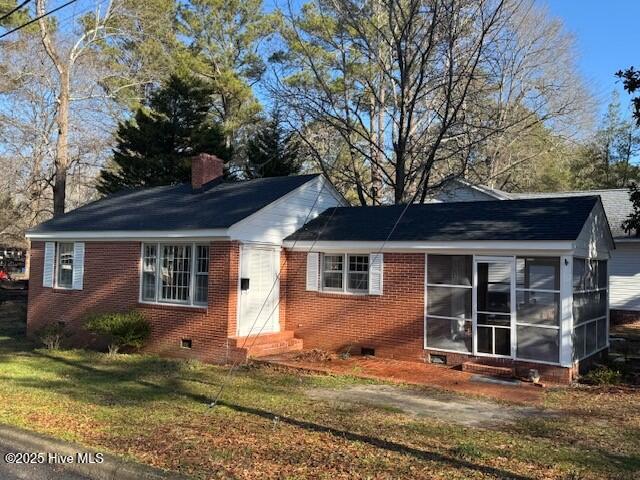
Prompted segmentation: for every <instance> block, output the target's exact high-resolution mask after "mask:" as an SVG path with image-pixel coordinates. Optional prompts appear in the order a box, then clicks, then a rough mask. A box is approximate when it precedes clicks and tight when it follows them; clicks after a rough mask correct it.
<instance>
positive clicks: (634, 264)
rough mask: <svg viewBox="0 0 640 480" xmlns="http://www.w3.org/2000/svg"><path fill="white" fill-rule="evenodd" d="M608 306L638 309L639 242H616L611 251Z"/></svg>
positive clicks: (639, 284) (620, 308) (639, 304)
mask: <svg viewBox="0 0 640 480" xmlns="http://www.w3.org/2000/svg"><path fill="white" fill-rule="evenodd" d="M609 306H610V308H613V309H618V310H637V311H640V243H623V242H618V243H617V244H616V249H615V250H613V251H612V252H611V260H609Z"/></svg>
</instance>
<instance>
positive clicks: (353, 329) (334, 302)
mask: <svg viewBox="0 0 640 480" xmlns="http://www.w3.org/2000/svg"><path fill="white" fill-rule="evenodd" d="M286 256H287V265H286V277H283V282H282V287H281V290H283V291H284V292H285V293H284V294H285V295H286V297H285V304H286V307H285V308H283V310H286V329H287V330H293V331H294V334H295V336H296V337H297V338H301V339H303V340H304V348H305V350H306V349H311V348H320V349H322V350H326V351H332V352H343V351H346V350H348V349H351V352H352V353H355V354H359V353H360V348H361V347H372V348H375V354H376V356H380V357H387V358H399V359H405V360H416V361H425V358H427V359H428V355H429V353H433V354H442V355H446V357H447V365H449V366H454V367H455V366H459V365H461V364H462V363H463V362H466V361H469V360H473V361H483V359H482V358H477V357H473V356H472V355H464V354H457V353H450V352H439V351H437V350H425V349H424V321H423V318H424V254H413V253H385V254H384V294H383V295H382V296H376V295H348V294H339V293H322V292H310V291H307V290H306V264H307V253H306V252H291V251H287V252H286ZM494 360H495V361H494ZM490 362H491V364H495V365H509V366H514V367H516V369H517V370H518V373H522V374H523V375H524V374H526V371H528V369H529V368H537V369H538V371H539V372H540V374H541V375H542V377H543V379H545V380H546V381H554V382H561V383H566V382H569V381H571V379H572V371H571V370H570V369H568V368H563V367H558V366H553V365H544V364H536V363H531V362H521V361H513V360H507V361H502V360H501V359H490Z"/></svg>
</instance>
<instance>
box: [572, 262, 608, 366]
mask: <svg viewBox="0 0 640 480" xmlns="http://www.w3.org/2000/svg"><path fill="white" fill-rule="evenodd" d="M607 296H608V276H607V262H606V260H595V259H591V258H575V257H574V259H573V358H574V360H581V359H583V358H585V357H588V356H590V355H593V354H594V353H596V352H597V351H598V350H601V349H603V348H604V347H606V346H607V344H608V340H609V339H608V323H607V308H608V304H607V298H608V297H607Z"/></svg>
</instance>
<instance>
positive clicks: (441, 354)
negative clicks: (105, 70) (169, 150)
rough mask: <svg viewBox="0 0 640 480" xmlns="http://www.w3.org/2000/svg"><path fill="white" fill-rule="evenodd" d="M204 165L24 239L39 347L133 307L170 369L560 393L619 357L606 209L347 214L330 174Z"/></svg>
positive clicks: (595, 202) (512, 205) (587, 202)
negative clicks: (334, 373) (590, 369)
mask: <svg viewBox="0 0 640 480" xmlns="http://www.w3.org/2000/svg"><path fill="white" fill-rule="evenodd" d="M200 160H202V163H199V162H194V165H195V166H194V174H193V176H194V181H193V182H192V183H193V185H179V186H174V187H160V188H151V189H147V190H140V191H135V192H130V193H124V194H120V195H115V196H112V197H108V198H106V199H103V200H100V201H98V202H95V203H92V204H90V205H87V206H85V207H82V208H79V209H78V210H76V211H72V212H70V213H68V214H66V215H64V216H62V217H60V218H57V219H54V220H51V221H49V222H47V223H44V224H42V225H40V226H39V227H37V228H35V229H34V230H32V231H30V232H29V234H28V235H29V238H30V240H31V242H32V279H31V289H30V292H29V308H28V332H29V334H31V335H33V334H34V333H35V332H36V331H37V330H38V329H39V328H40V327H42V326H43V325H45V324H47V323H49V322H57V321H64V322H65V323H66V324H67V325H68V327H69V328H70V329H71V330H72V331H74V332H76V333H78V336H79V337H81V338H82V335H81V332H82V329H81V324H82V321H83V320H84V319H85V318H86V317H87V316H88V315H90V314H92V313H95V312H101V311H115V310H127V309H132V308H135V309H138V310H140V311H142V312H143V313H144V314H145V315H146V317H147V318H148V319H149V320H150V321H151V324H152V338H151V341H150V344H149V345H148V346H147V347H146V348H147V350H149V351H152V352H158V353H162V354H166V355H173V356H184V357H196V358H200V359H202V360H205V361H213V362H224V361H229V360H235V359H240V360H243V359H245V358H246V357H248V356H265V355H269V354H277V353H284V352H287V351H291V350H299V349H301V348H321V349H324V350H328V351H336V352H345V351H346V352H350V353H352V354H360V353H362V354H371V355H376V356H380V357H387V358H399V359H408V360H415V361H423V362H424V361H428V362H433V363H445V364H447V365H452V366H456V365H462V366H463V368H465V369H469V370H472V371H473V370H474V369H475V371H482V372H486V371H487V370H491V368H498V369H500V368H502V369H513V368H516V369H520V370H521V371H524V372H525V373H526V372H527V371H528V369H530V368H536V369H538V370H539V371H540V373H541V374H542V376H543V378H547V379H554V380H558V381H569V380H570V379H572V378H573V377H574V375H575V373H576V372H577V370H578V369H579V368H580V366H582V365H588V364H589V363H590V362H591V360H592V359H594V358H597V357H598V356H599V354H600V353H601V352H603V351H605V350H606V349H607V347H608V335H607V331H608V308H607V275H606V272H607V267H606V264H607V260H608V259H609V258H610V252H611V250H612V249H613V239H612V237H611V234H610V230H609V227H608V224H607V220H606V216H605V214H604V210H603V208H602V204H601V201H600V199H599V198H598V197H577V198H550V199H547V198H542V199H530V200H515V201H512V202H502V201H494V202H475V201H474V202H466V203H442V204H428V205H412V206H410V207H406V210H405V207H404V206H389V207H344V206H343V205H345V202H344V200H343V199H342V197H341V196H340V195H339V194H338V193H337V192H336V191H335V190H334V189H333V187H331V185H330V184H329V182H328V181H326V180H325V179H324V177H322V176H317V175H315V176H313V175H312V176H297V177H280V178H271V179H261V180H252V181H248V182H242V183H232V184H227V183H224V182H221V181H220V180H219V179H217V178H214V177H217V176H218V175H220V174H221V173H222V170H221V165H217V164H215V162H213V163H214V166H215V165H217V166H215V168H214V171H215V173H214V174H212V175H205V176H204V178H202V177H203V175H202V174H200V173H198V172H199V168H200V167H198V165H200V166H201V167H202V165H203V164H204V165H205V166H206V165H209V163H211V162H210V161H211V160H212V158H211V157H208V156H205V157H201V158H200ZM208 162H209V163H208ZM200 169H201V168H200ZM207 169H208V167H207V168H204V170H205V171H208V170H207ZM211 179H213V181H210V182H208V183H207V181H208V180H211ZM320 212H322V213H320ZM403 212H404V213H403ZM401 216H402V218H401V221H399V222H398V219H399V218H400V217H401ZM390 234H391V235H390ZM389 235H390V237H389V238H387V237H388V236H389ZM247 335H251V337H250V338H249V339H248V340H247V338H246V336H247ZM245 342H246V344H245Z"/></svg>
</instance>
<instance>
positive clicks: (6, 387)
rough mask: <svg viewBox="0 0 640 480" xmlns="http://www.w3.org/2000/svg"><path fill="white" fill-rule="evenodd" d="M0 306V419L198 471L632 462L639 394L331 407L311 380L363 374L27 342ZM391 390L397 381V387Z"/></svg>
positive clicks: (636, 467)
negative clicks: (521, 403)
mask: <svg viewBox="0 0 640 480" xmlns="http://www.w3.org/2000/svg"><path fill="white" fill-rule="evenodd" d="M8 318H9V316H7V315H3V314H2V312H1V311H0V405H1V407H0V422H3V423H7V424H12V425H17V426H20V427H24V428H28V429H31V430H36V431H40V432H43V433H47V434H51V435H54V436H57V437H60V438H64V439H68V440H73V441H76V442H80V443H82V444H85V445H87V446H91V447H94V448H97V449H99V450H103V451H109V452H112V453H116V454H120V455H123V456H126V457H130V458H133V459H136V460H138V461H141V462H145V463H148V464H151V465H155V466H159V467H162V468H167V469H171V470H176V471H180V472H182V473H185V474H188V475H192V476H194V477H196V478H288V479H298V478H399V477H407V478H435V479H438V478H442V479H486V478H531V479H534V478H557V479H569V478H572V479H578V478H579V479H582V478H584V479H607V478H608V479H628V478H638V475H639V472H640V398H638V397H639V396H638V394H634V393H629V392H626V391H621V390H620V389H618V390H607V389H602V388H600V389H598V388H592V389H586V390H578V389H566V390H558V391H553V392H551V393H549V394H548V395H547V397H546V406H547V407H548V408H550V409H553V412H552V413H553V414H551V412H548V413H547V412H545V413H543V414H541V415H540V416H536V417H529V418H527V419H525V420H521V421H519V422H517V423H516V424H513V425H508V426H502V427H499V428H496V429H480V428H472V427H464V426H460V425H458V424H455V423H451V422H444V421H439V420H436V419H431V418H428V417H411V416H407V415H405V414H403V413H401V412H399V411H397V410H395V409H393V408H375V407H369V406H361V405H354V404H347V405H343V406H341V407H340V408H336V407H335V406H334V405H332V404H331V403H328V402H322V401H317V400H312V399H310V398H309V397H308V396H306V395H305V391H306V390H308V389H309V388H315V387H322V388H336V389H340V388H345V387H347V386H350V385H353V384H354V383H370V381H365V380H357V379H355V378H351V377H346V376H312V375H297V374H291V373H283V372H280V371H275V370H272V369H268V368H251V367H249V368H243V369H241V370H239V371H238V372H237V373H236V374H235V375H234V376H233V377H232V378H231V381H230V382H229V384H228V385H227V387H226V389H225V390H224V394H223V396H222V401H221V403H220V405H219V406H217V407H215V408H209V407H208V406H207V402H208V401H209V400H210V398H211V396H212V395H213V394H214V393H215V392H216V391H217V389H218V387H219V385H220V384H221V382H222V381H223V379H224V376H225V374H226V371H227V369H226V368H224V367H218V366H211V365H204V364H201V363H199V362H193V361H189V362H184V361H174V360H167V359H162V358H158V357H154V356H145V355H119V356H116V357H109V356H107V355H103V354H100V353H95V352H86V351H80V350H69V351H56V352H51V351H47V350H40V349H34V347H33V345H31V344H30V343H29V342H27V341H26V340H24V337H23V328H24V327H23V325H21V324H20V323H19V322H16V321H9V320H8ZM399 388H400V387H399Z"/></svg>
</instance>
